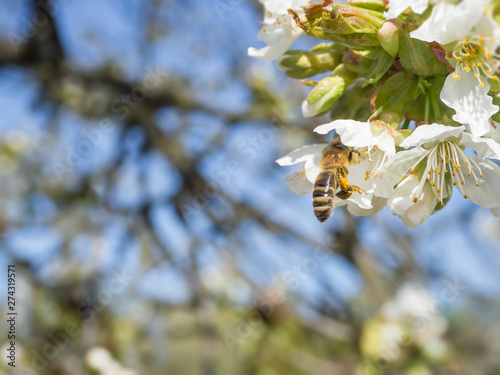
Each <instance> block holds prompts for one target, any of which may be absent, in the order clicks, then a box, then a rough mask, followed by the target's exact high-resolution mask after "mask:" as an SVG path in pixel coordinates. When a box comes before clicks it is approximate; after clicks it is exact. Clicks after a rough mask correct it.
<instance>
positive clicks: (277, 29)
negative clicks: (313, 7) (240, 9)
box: [248, 0, 310, 61]
mask: <svg viewBox="0 0 500 375" xmlns="http://www.w3.org/2000/svg"><path fill="white" fill-rule="evenodd" d="M260 2H261V3H262V5H263V6H264V12H265V13H264V20H263V21H262V27H261V28H260V31H259V35H258V38H259V40H261V41H263V42H265V43H266V44H267V45H266V46H265V47H262V48H260V49H258V48H254V47H250V48H248V55H249V56H251V57H256V58H258V59H261V60H266V61H272V60H276V59H278V58H280V57H281V56H282V55H283V54H284V53H285V52H286V51H287V50H288V49H289V48H290V46H291V45H292V44H293V42H294V41H295V39H297V38H298V37H299V36H300V35H301V34H302V33H303V31H302V29H301V28H300V27H299V26H298V25H297V24H296V23H295V21H294V19H293V17H292V16H291V15H290V14H288V9H292V10H294V11H295V12H296V13H297V14H299V15H302V14H303V13H304V11H303V9H302V7H304V6H306V5H308V4H310V1H309V0H260Z"/></svg>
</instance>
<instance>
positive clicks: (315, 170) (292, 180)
mask: <svg viewBox="0 0 500 375" xmlns="http://www.w3.org/2000/svg"><path fill="white" fill-rule="evenodd" d="M304 167H305V166H304ZM320 172H321V168H320V167H318V166H317V165H312V166H310V167H309V168H307V170H306V169H305V168H302V169H301V170H300V171H298V172H295V173H293V174H291V175H290V176H289V177H288V187H289V188H290V190H291V191H293V192H294V193H295V194H297V195H298V196H301V195H304V194H311V193H312V190H313V185H314V182H313V181H316V177H317V176H318V174H319V173H320Z"/></svg>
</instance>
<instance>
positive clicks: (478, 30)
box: [410, 0, 500, 136]
mask: <svg viewBox="0 0 500 375" xmlns="http://www.w3.org/2000/svg"><path fill="white" fill-rule="evenodd" d="M487 2H488V1H487V0H464V1H462V2H461V3H459V4H457V5H453V4H448V3H445V2H443V3H439V4H437V5H436V6H435V7H434V8H433V10H432V13H431V16H430V17H429V19H427V20H426V21H425V22H424V23H423V24H422V25H421V26H420V27H419V28H418V29H417V30H415V31H413V32H411V33H410V35H411V37H413V38H416V39H420V40H423V41H426V42H434V41H435V42H438V43H440V44H441V45H443V46H445V45H447V46H445V48H446V49H447V50H450V52H451V55H452V56H453V58H454V61H453V63H454V68H455V71H454V72H453V73H451V74H450V75H449V76H448V77H447V78H446V81H445V84H444V86H443V89H442V91H441V95H440V97H441V100H442V101H443V102H444V103H445V104H446V105H447V106H449V107H450V108H452V109H454V110H455V111H456V115H454V116H453V119H454V120H455V121H457V122H460V123H462V124H466V125H467V126H468V129H469V131H470V132H471V133H472V134H473V135H474V136H482V135H484V134H486V133H487V132H488V131H489V130H490V127H491V126H490V117H491V116H492V115H494V114H495V113H496V112H498V110H499V107H498V106H496V105H493V99H492V98H491V97H490V96H488V92H489V91H490V84H489V83H488V82H487V80H488V79H493V80H497V77H496V76H495V75H494V73H495V72H496V69H497V67H498V65H499V63H498V59H497V57H498V56H496V54H495V51H496V49H497V48H498V47H499V46H500V27H499V26H498V24H497V23H496V22H495V21H494V20H492V19H491V18H488V17H484V16H483V11H484V5H485V4H486V3H487Z"/></svg>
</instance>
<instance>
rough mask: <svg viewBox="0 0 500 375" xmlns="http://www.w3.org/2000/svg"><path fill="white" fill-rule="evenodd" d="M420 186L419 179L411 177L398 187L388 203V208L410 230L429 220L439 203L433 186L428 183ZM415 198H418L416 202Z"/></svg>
mask: <svg viewBox="0 0 500 375" xmlns="http://www.w3.org/2000/svg"><path fill="white" fill-rule="evenodd" d="M420 185H421V184H420V180H419V179H418V178H417V177H415V176H414V175H409V176H408V177H407V178H405V179H404V180H403V181H402V182H401V183H400V184H399V185H398V186H397V188H396V190H394V193H393V194H392V195H391V197H390V198H389V200H388V202H387V207H389V209H390V210H391V211H393V212H394V213H395V214H396V215H398V216H399V217H400V218H401V219H402V220H403V223H404V225H406V226H407V227H409V228H415V227H418V226H419V225H420V224H422V223H423V222H424V221H425V220H427V219H428V218H429V216H431V214H432V213H433V212H434V209H435V207H436V204H437V203H438V200H437V197H436V195H435V194H434V192H433V191H432V188H431V185H430V184H429V183H428V182H427V181H426V182H424V184H423V186H422V187H420ZM419 189H421V190H419ZM414 198H417V201H416V202H415V201H414Z"/></svg>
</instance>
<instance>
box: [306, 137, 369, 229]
mask: <svg viewBox="0 0 500 375" xmlns="http://www.w3.org/2000/svg"><path fill="white" fill-rule="evenodd" d="M354 152H355V151H353V150H352V149H351V148H350V147H348V146H346V145H344V144H343V143H342V142H341V141H333V142H332V143H330V144H329V145H328V146H327V147H326V149H325V150H324V151H323V157H322V158H321V161H320V163H319V167H320V168H321V169H322V171H321V172H320V173H319V175H318V177H317V178H316V181H315V182H314V186H313V192H312V196H313V208H314V214H315V215H316V217H317V218H318V220H319V221H320V222H322V223H323V222H324V221H325V220H326V219H328V218H329V217H330V216H331V215H332V211H333V208H334V206H335V205H334V201H333V199H334V195H336V196H337V197H339V198H341V199H348V198H349V197H350V196H351V195H352V193H353V192H357V193H363V192H364V191H363V189H361V188H360V187H358V186H354V185H351V184H349V181H348V180H347V175H348V174H349V170H348V168H347V167H348V166H349V165H350V164H351V163H352V161H353V153H354ZM337 190H338V192H337ZM336 192H337V193H336Z"/></svg>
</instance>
